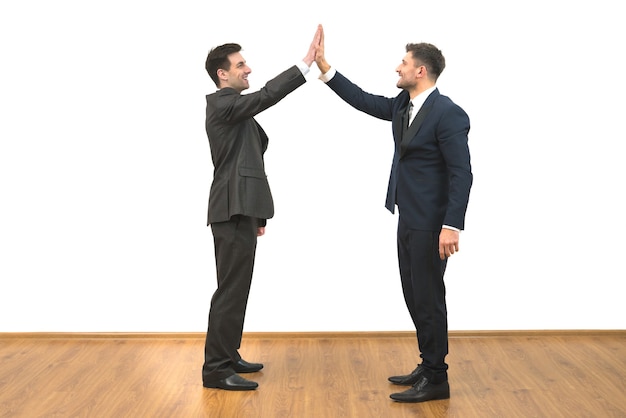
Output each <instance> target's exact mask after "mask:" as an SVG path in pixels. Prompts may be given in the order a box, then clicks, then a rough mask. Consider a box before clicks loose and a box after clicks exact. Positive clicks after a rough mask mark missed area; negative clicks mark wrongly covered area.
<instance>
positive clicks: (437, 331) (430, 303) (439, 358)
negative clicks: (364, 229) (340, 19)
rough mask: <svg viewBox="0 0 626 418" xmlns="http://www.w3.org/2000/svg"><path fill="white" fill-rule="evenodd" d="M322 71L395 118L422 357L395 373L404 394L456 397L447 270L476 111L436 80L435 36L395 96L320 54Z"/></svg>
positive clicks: (403, 231)
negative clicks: (368, 87) (365, 86)
mask: <svg viewBox="0 0 626 418" xmlns="http://www.w3.org/2000/svg"><path fill="white" fill-rule="evenodd" d="M316 62H317V66H318V68H319V69H320V71H321V72H322V75H321V76H320V78H321V79H322V80H323V81H324V82H325V83H326V84H327V85H328V86H329V87H330V88H331V89H332V90H333V91H334V92H335V93H336V94H337V95H338V96H339V97H341V98H342V99H343V100H344V101H346V102H347V103H348V104H350V105H351V106H353V107H354V108H356V109H358V110H360V111H362V112H365V113H367V114H369V115H371V116H374V117H376V118H379V119H383V120H388V121H391V127H392V131H393V139H394V142H395V152H394V156H393V163H392V165H391V175H390V178H389V188H388V191H387V201H386V207H387V209H389V210H390V211H391V212H392V213H394V210H395V207H396V206H397V207H398V214H399V215H398V236H397V245H398V262H399V267H400V277H401V282H402V290H403V293H404V299H405V301H406V305H407V307H408V310H409V313H410V315H411V319H412V320H413V323H414V325H415V329H416V333H417V339H418V347H419V350H420V357H421V363H418V365H417V367H416V368H415V369H414V370H413V371H412V372H411V373H409V374H407V375H400V376H391V377H390V378H389V381H390V382H391V383H393V384H396V385H407V386H411V387H410V388H409V389H407V390H405V391H404V392H399V393H392V394H391V398H392V399H393V400H395V401H398V402H423V401H429V400H434V399H447V398H449V397H450V387H449V385H448V373H447V370H448V365H447V364H446V362H445V357H446V355H447V354H448V323H447V310H446V299H445V285H444V272H445V269H446V263H447V260H448V257H450V256H451V255H452V254H454V253H455V252H457V251H458V250H459V233H460V231H461V230H463V228H464V226H465V225H464V224H465V212H466V210H467V204H468V200H469V194H470V188H471V185H472V171H471V166H470V153H469V148H468V138H467V135H468V132H469V129H470V122H469V117H468V116H467V114H466V113H465V111H463V109H461V108H460V107H459V106H458V105H456V104H455V103H454V102H452V101H451V100H450V99H449V98H448V97H446V96H443V95H441V94H440V93H439V90H438V89H437V87H436V82H437V79H438V77H439V75H440V74H441V72H442V71H443V69H444V67H445V59H444V57H443V55H442V53H441V51H440V50H439V49H438V48H436V47H435V46H434V45H431V44H428V43H418V44H408V45H407V46H406V55H405V56H404V58H403V59H402V63H401V64H400V65H399V66H398V67H397V68H396V72H397V73H398V76H399V77H400V78H399V80H398V82H397V87H398V88H400V89H402V91H401V92H400V93H399V94H398V95H397V96H396V97H393V98H387V97H383V96H378V95H373V94H370V93H367V92H365V91H363V90H362V89H361V88H360V87H358V86H357V85H355V84H354V83H352V82H351V81H349V80H348V79H347V78H346V77H345V76H343V75H342V74H340V73H339V72H337V71H335V69H334V68H332V67H331V66H330V65H329V64H328V62H327V61H326V58H325V55H324V35H323V32H322V37H321V42H320V47H319V48H318V51H317V54H316Z"/></svg>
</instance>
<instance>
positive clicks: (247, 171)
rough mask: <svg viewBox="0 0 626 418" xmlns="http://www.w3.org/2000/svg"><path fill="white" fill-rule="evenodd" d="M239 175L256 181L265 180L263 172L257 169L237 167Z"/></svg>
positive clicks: (265, 176)
mask: <svg viewBox="0 0 626 418" xmlns="http://www.w3.org/2000/svg"><path fill="white" fill-rule="evenodd" d="M239 175H240V176H242V177H254V178H257V179H264V178H267V175H266V174H265V171H263V170H262V169H259V168H247V167H239Z"/></svg>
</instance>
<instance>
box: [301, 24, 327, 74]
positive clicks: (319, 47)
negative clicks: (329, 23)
mask: <svg viewBox="0 0 626 418" xmlns="http://www.w3.org/2000/svg"><path fill="white" fill-rule="evenodd" d="M302 61H304V63H305V64H306V65H308V66H309V67H310V66H311V64H313V61H315V62H316V63H317V67H318V68H319V70H320V71H321V72H322V74H326V73H327V72H328V70H330V65H329V64H328V63H327V62H326V57H325V56H324V28H323V27H322V25H317V31H316V32H315V36H314V37H313V41H312V42H311V45H310V46H309V51H308V52H307V54H306V56H305V57H304V59H303V60H302Z"/></svg>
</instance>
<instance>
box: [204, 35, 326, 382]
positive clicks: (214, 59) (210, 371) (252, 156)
mask: <svg viewBox="0 0 626 418" xmlns="http://www.w3.org/2000/svg"><path fill="white" fill-rule="evenodd" d="M320 36H321V27H320V28H318V30H317V32H316V33H315V36H314V38H313V41H312V42H311V45H310V47H309V50H308V52H307V54H306V55H305V57H304V58H303V59H302V62H300V63H298V64H297V65H294V66H292V67H290V68H289V69H287V70H285V71H283V72H282V73H281V74H279V75H278V76H276V77H274V78H273V79H272V80H270V81H268V82H267V84H266V85H265V86H264V87H263V88H261V89H260V90H259V91H256V92H253V93H250V94H241V93H242V92H243V91H244V90H246V89H248V88H249V83H248V75H249V74H250V73H251V72H252V70H251V69H250V67H249V66H248V64H247V62H246V60H245V59H244V58H243V56H242V55H241V52H240V51H241V46H239V45H238V44H235V43H229V44H224V45H220V46H218V47H216V48H213V49H212V50H211V51H210V52H209V55H208V56H207V60H206V70H207V72H208V73H209V76H210V77H211V79H212V80H213V82H214V83H215V85H216V86H217V88H218V90H217V91H216V92H215V93H212V94H209V95H207V96H206V101H207V107H206V132H207V136H208V139H209V144H210V147H211V158H212V161H213V166H214V171H213V182H212V184H211V190H210V194H209V209H208V219H207V223H208V224H209V225H211V231H212V232H213V240H214V244H215V245H214V246H215V262H216V271H217V289H216V290H215V293H214V294H213V297H212V298H211V308H210V311H209V326H208V330H207V334H206V342H205V348H204V364H203V366H202V383H203V386H204V387H206V388H217V389H224V390H253V389H256V388H257V386H258V384H257V383H256V382H254V381H251V380H248V379H245V378H243V377H241V376H240V375H239V373H252V372H258V371H259V370H261V369H262V368H263V364H261V363H249V362H247V361H245V360H244V359H242V358H241V355H240V354H239V352H238V349H239V346H240V344H241V338H242V331H243V324H244V317H245V313H246V306H247V302H248V294H249V292H250V285H251V282H252V271H253V268H254V259H255V253H256V245H257V237H258V236H262V235H263V234H264V233H265V226H266V222H267V219H269V218H271V217H272V216H274V202H273V200H272V194H271V192H270V187H269V183H268V181H267V176H266V174H265V163H264V160H263V154H264V153H265V150H266V149H267V145H268V137H267V135H266V133H265V131H264V130H263V129H262V128H261V126H260V125H259V124H258V123H257V121H256V120H255V119H254V116H256V115H257V114H258V113H260V112H262V111H264V110H265V109H267V108H269V107H270V106H273V105H275V104H276V103H278V102H279V101H280V100H282V99H283V98H285V97H286V96H287V95H288V94H289V93H291V92H293V91H294V90H295V89H297V88H298V87H300V86H301V85H303V84H304V83H305V82H306V79H305V78H304V76H305V74H307V73H308V72H309V69H310V66H311V65H312V64H313V61H314V60H315V52H316V49H317V47H318V45H319V40H320Z"/></svg>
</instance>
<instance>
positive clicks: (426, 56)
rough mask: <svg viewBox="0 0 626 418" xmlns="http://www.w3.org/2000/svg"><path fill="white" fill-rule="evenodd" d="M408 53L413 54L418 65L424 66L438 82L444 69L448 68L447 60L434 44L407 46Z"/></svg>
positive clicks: (423, 43)
mask: <svg viewBox="0 0 626 418" xmlns="http://www.w3.org/2000/svg"><path fill="white" fill-rule="evenodd" d="M406 52H411V55H412V56H413V59H414V60H415V61H417V64H418V65H423V66H425V67H426V69H427V70H428V74H431V75H432V76H433V77H434V80H435V81H436V80H437V79H438V78H439V76H440V75H441V73H442V72H443V69H444V68H446V59H445V58H444V56H443V54H442V53H441V50H439V48H437V47H436V46H435V45H433V44H429V43H426V42H421V43H418V44H407V45H406Z"/></svg>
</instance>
